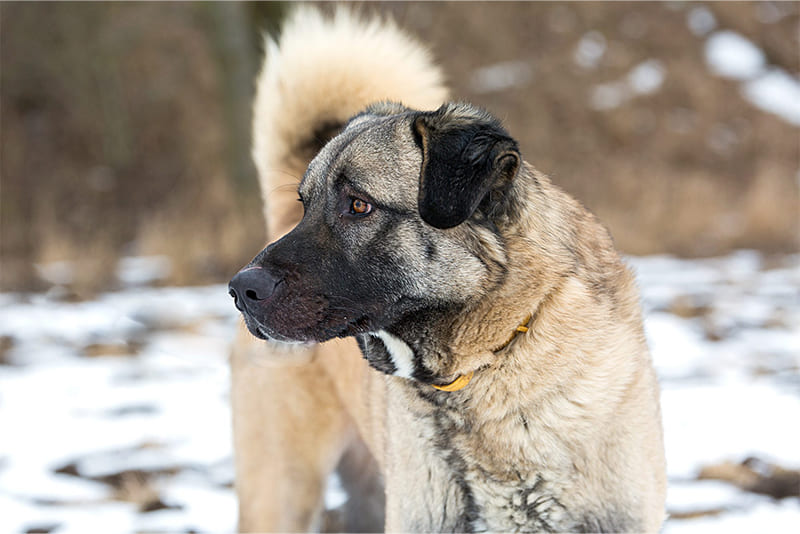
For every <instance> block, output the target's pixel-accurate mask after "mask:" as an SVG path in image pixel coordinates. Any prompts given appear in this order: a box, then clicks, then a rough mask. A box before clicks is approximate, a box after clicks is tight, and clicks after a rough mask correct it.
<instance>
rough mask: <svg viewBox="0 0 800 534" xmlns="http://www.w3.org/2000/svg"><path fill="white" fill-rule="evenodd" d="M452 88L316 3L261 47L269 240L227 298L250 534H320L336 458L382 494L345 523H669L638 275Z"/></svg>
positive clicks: (350, 17)
mask: <svg viewBox="0 0 800 534" xmlns="http://www.w3.org/2000/svg"><path fill="white" fill-rule="evenodd" d="M447 98H448V97H447V90H446V88H445V87H444V85H443V82H442V75H441V72H440V70H439V69H438V68H437V67H436V66H435V65H434V64H433V62H432V60H431V59H430V57H429V55H428V54H427V53H426V51H425V50H424V48H423V47H421V46H420V45H419V44H418V43H417V42H415V41H414V40H413V39H411V38H410V37H409V36H407V35H406V34H404V33H403V32H402V31H401V30H399V29H398V28H397V27H396V26H395V25H394V24H393V23H391V22H387V21H384V20H380V19H377V18H373V19H370V20H362V19H361V18H360V17H359V16H357V15H355V14H353V13H351V12H350V11H348V10H347V9H344V8H338V9H336V10H335V12H334V13H333V14H332V15H330V16H325V15H323V14H321V13H320V12H319V11H316V10H314V9H311V8H303V9H300V10H296V11H295V12H294V13H293V14H292V15H291V16H290V18H289V20H288V21H287V22H286V24H285V25H284V29H283V33H282V35H281V38H280V41H279V43H274V42H271V41H269V42H268V44H267V52H266V57H265V63H264V67H263V69H262V71H261V73H260V75H259V78H258V83H257V95H256V99H255V106H254V127H253V135H254V143H253V155H254V159H255V161H256V164H257V167H258V171H259V176H260V179H261V187H262V191H263V195H264V201H265V216H266V219H267V225H268V231H269V239H270V241H271V244H269V245H268V246H267V247H266V248H264V250H262V251H261V252H260V253H259V254H258V255H257V256H255V258H254V259H253V260H252V261H251V262H250V263H249V264H248V265H247V266H246V267H245V268H243V269H242V270H241V271H240V272H239V273H238V274H236V276H234V278H233V279H232V280H231V282H230V285H229V288H230V293H231V295H232V296H233V297H234V299H235V305H236V307H237V308H238V309H239V310H240V311H241V312H242V315H243V317H244V325H245V326H243V327H242V328H241V331H240V333H239V335H238V337H237V340H236V341H235V343H234V347H233V350H232V354H231V364H232V391H231V396H232V408H233V423H234V439H235V444H234V447H235V457H236V477H237V478H236V489H237V493H238V497H239V501H240V513H239V528H240V529H241V530H243V531H282V532H288V531H307V530H311V529H317V528H320V525H321V517H322V516H321V509H322V500H323V493H324V488H325V483H326V480H327V479H328V477H329V475H330V474H331V473H332V472H333V471H334V469H336V467H337V465H339V463H340V461H341V460H342V458H345V460H348V459H349V463H350V464H351V465H356V466H357V467H356V468H355V469H351V470H350V471H351V474H352V472H354V471H355V472H357V474H359V475H360V476H361V478H362V479H365V480H366V482H364V483H362V484H361V488H362V489H365V488H366V491H363V492H362V493H371V494H372V496H373V497H377V498H378V499H379V501H380V502H379V506H377V507H376V506H375V505H374V504H373V505H369V504H367V505H365V508H363V509H362V510H363V514H362V515H363V517H362V519H363V521H362V523H361V524H358V521H354V522H350V523H347V524H346V525H345V526H344V527H343V528H345V529H347V530H351V529H352V530H355V529H364V530H370V529H372V530H374V529H375V528H381V527H383V528H385V530H386V531H402V532H433V531H437V532H480V531H508V532H511V531H525V532H536V531H542V532H561V531H582V532H618V531H636V532H642V531H657V530H658V529H659V528H660V526H661V524H662V521H663V519H664V516H665V513H664V500H665V492H666V477H665V460H664V449H663V436H662V427H661V416H660V408H659V390H658V384H657V380H656V376H655V372H654V370H653V366H652V362H651V358H650V355H649V351H648V348H647V344H646V340H645V336H644V333H643V328H642V317H641V311H640V304H639V296H638V290H637V288H636V284H635V279H634V276H633V275H632V273H631V272H630V271H629V270H628V268H626V266H625V265H624V263H623V261H622V260H621V259H620V256H619V254H618V253H617V252H616V250H615V248H614V246H613V243H612V240H611V238H610V236H609V234H608V232H607V230H606V229H605V228H604V227H603V226H602V225H601V224H600V223H599V222H598V221H597V219H596V218H595V217H594V216H593V215H592V214H590V213H589V212H588V211H587V210H586V209H584V208H583V207H582V206H581V205H580V204H579V203H578V202H577V201H576V200H574V199H573V198H571V197H570V196H569V195H567V194H566V193H565V192H563V191H562V190H560V189H558V188H557V187H555V186H554V185H552V184H551V182H550V180H549V179H548V178H547V177H546V176H545V175H543V174H541V173H540V172H538V171H537V170H536V169H535V168H534V167H533V166H532V165H531V164H530V163H528V162H526V161H525V160H523V158H522V155H521V153H520V149H519V147H518V144H517V142H516V141H515V140H514V139H513V137H511V136H510V134H509V133H508V132H507V131H506V130H505V129H504V128H503V126H502V124H501V123H500V122H499V121H498V120H497V119H495V118H494V117H492V116H491V115H490V114H489V113H487V112H485V111H483V110H481V109H479V108H477V107H475V106H472V105H470V104H466V103H453V102H449V101H448V100H447ZM301 176H302V179H300V177H301ZM298 200H299V202H298ZM362 356H363V357H362ZM345 463H347V462H345ZM350 478H352V477H350ZM356 478H357V477H356ZM353 486H354V487H356V486H358V484H353ZM376 488H377V489H376ZM379 488H382V489H379ZM354 493H355V494H356V495H357V494H358V492H357V491H356V492H354ZM384 496H385V502H384V501H383V499H382V498H383V497H384ZM355 500H356V497H355V496H351V498H350V501H353V502H351V503H350V504H352V505H354V506H355V508H354V509H355V510H356V513H355V514H354V515H355V516H356V517H358V515H359V514H358V512H357V510H358V507H357V506H358V503H357V502H355ZM373 502H374V499H373ZM351 515H352V514H351ZM381 520H382V521H383V522H384V523H383V525H378V526H377V527H376V526H375V522H376V521H381Z"/></svg>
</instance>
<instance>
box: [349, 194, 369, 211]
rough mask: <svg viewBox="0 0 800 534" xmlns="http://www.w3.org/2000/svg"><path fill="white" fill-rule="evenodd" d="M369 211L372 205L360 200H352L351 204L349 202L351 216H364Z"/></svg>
mask: <svg viewBox="0 0 800 534" xmlns="http://www.w3.org/2000/svg"><path fill="white" fill-rule="evenodd" d="M371 211H372V205H371V204H370V203H369V202H365V201H363V200H361V199H360V198H354V199H353V200H352V202H350V213H351V214H353V215H366V214H368V213H369V212H371Z"/></svg>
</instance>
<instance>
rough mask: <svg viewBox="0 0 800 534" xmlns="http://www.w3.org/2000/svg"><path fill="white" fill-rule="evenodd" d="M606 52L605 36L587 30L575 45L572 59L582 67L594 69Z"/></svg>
mask: <svg viewBox="0 0 800 534" xmlns="http://www.w3.org/2000/svg"><path fill="white" fill-rule="evenodd" d="M605 53H606V38H605V37H604V36H603V34H602V33H600V32H598V31H596V30H593V31H590V32H587V33H586V34H585V35H583V37H581V39H580V41H578V45H577V46H576V47H575V53H574V54H573V59H574V60H575V63H577V64H578V65H579V66H581V67H583V68H584V69H594V68H596V67H597V65H598V64H599V63H600V60H601V59H603V56H604V55H605Z"/></svg>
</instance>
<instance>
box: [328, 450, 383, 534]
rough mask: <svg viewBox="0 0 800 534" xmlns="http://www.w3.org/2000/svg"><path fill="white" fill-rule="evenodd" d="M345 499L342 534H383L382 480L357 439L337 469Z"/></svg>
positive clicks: (367, 452) (366, 451)
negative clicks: (345, 493) (343, 533)
mask: <svg viewBox="0 0 800 534" xmlns="http://www.w3.org/2000/svg"><path fill="white" fill-rule="evenodd" d="M337 472H338V474H339V478H340V479H341V481H342V487H343V488H344V490H345V491H346V492H347V494H348V496H349V498H348V499H347V502H346V503H345V504H344V508H343V510H342V512H343V516H344V517H343V525H342V526H343V528H342V529H341V530H342V531H344V532H383V526H384V508H385V506H386V499H385V497H384V489H383V478H382V477H381V475H380V470H379V468H378V463H377V462H376V461H375V458H373V456H372V454H371V453H370V452H369V449H367V446H366V445H365V444H364V442H363V441H362V440H361V438H360V437H356V438H355V439H354V440H353V442H352V443H351V445H350V447H348V449H347V451H346V452H345V454H344V456H342V460H341V461H340V462H339V467H338V469H337Z"/></svg>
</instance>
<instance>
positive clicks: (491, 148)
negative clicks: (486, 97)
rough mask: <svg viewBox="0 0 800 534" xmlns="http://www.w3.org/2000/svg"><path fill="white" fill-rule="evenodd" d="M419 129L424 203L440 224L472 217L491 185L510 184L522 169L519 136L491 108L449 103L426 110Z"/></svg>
mask: <svg viewBox="0 0 800 534" xmlns="http://www.w3.org/2000/svg"><path fill="white" fill-rule="evenodd" d="M413 131H414V135H415V137H416V140H417V143H418V144H419V145H420V147H421V149H422V168H421V170H420V176H419V197H418V206H419V213H420V215H421V216H422V219H423V220H424V221H425V222H426V223H428V224H430V225H431V226H435V227H436V228H442V229H444V228H452V227H454V226H457V225H459V224H461V223H462V222H464V221H465V220H467V219H468V218H469V217H470V216H471V215H472V214H473V213H474V212H475V210H476V209H477V208H478V206H479V205H480V203H481V201H482V200H483V199H484V197H485V196H486V194H487V193H488V192H489V191H492V190H494V189H496V188H503V187H506V186H507V185H508V184H510V183H511V180H512V179H513V178H514V176H515V175H516V173H517V169H518V168H519V162H520V155H519V148H518V147H517V142H516V141H514V139H512V138H511V137H510V136H509V135H508V133H507V132H506V131H505V130H504V129H503V127H502V126H500V123H499V122H498V121H497V120H496V119H494V118H493V117H491V116H490V115H489V114H488V113H485V112H483V111H481V110H478V109H476V108H473V107H471V106H468V105H463V104H461V105H452V104H451V105H444V106H442V107H441V108H439V109H438V110H437V111H434V112H427V113H426V112H423V113H420V114H419V115H418V116H417V117H416V118H415V119H414V121H413Z"/></svg>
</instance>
